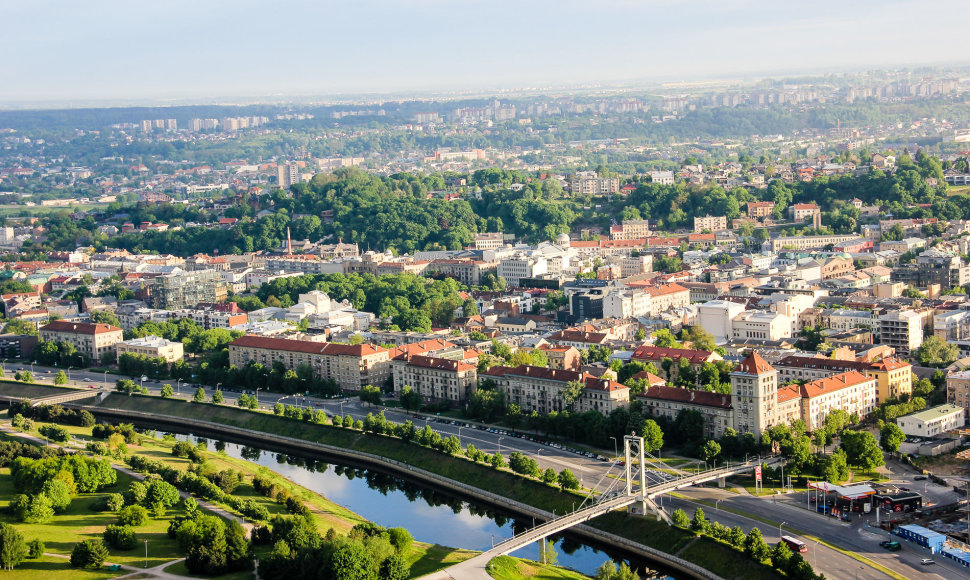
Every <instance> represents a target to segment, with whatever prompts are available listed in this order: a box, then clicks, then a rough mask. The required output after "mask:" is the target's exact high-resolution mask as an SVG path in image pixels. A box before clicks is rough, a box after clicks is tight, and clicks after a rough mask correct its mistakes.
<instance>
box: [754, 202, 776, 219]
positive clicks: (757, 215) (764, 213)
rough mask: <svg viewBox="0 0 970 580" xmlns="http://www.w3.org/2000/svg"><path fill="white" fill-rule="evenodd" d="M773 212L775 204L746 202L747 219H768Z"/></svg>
mask: <svg viewBox="0 0 970 580" xmlns="http://www.w3.org/2000/svg"><path fill="white" fill-rule="evenodd" d="M774 211H775V202H773V201H749V202H748V217H749V218H752V219H761V218H765V217H768V216H770V215H771V214H772V212H774Z"/></svg>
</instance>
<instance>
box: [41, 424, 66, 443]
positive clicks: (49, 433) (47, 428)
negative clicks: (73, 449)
mask: <svg viewBox="0 0 970 580" xmlns="http://www.w3.org/2000/svg"><path fill="white" fill-rule="evenodd" d="M37 432H38V433H40V434H41V435H43V436H44V437H46V438H47V439H50V440H51V441H53V442H55V443H67V442H68V441H70V440H71V433H70V431H68V430H67V429H65V428H64V427H61V426H60V425H43V426H41V428H40V429H38V430H37Z"/></svg>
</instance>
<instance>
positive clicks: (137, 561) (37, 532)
mask: <svg viewBox="0 0 970 580" xmlns="http://www.w3.org/2000/svg"><path fill="white" fill-rule="evenodd" d="M131 481H132V479H131V477H129V476H127V475H125V474H123V473H119V474H118V482H117V483H116V484H115V485H113V486H112V487H110V488H108V489H106V490H104V491H103V492H100V493H88V494H80V495H79V496H77V497H75V498H74V500H73V501H72V502H71V505H70V507H68V509H67V510H66V511H65V512H64V513H61V514H58V515H56V516H55V517H54V519H53V521H51V522H50V523H47V524H25V523H21V522H18V521H16V519H15V518H14V517H13V516H12V515H10V514H8V513H7V512H6V509H5V508H7V506H8V505H9V504H10V502H11V500H12V499H13V497H14V496H15V495H16V494H17V490H15V489H14V486H13V478H12V477H11V476H10V469H9V468H6V467H5V468H2V469H0V521H3V522H6V523H9V524H13V525H15V526H16V527H17V529H18V530H20V532H21V533H22V534H23V535H24V538H25V539H27V540H28V541H30V540H33V539H40V540H41V541H43V542H44V545H45V547H46V551H47V552H51V553H54V554H64V555H70V553H71V549H72V548H73V547H74V544H76V543H77V542H80V541H82V540H86V539H91V538H100V537H101V534H102V532H104V528H105V526H107V525H108V524H114V523H117V514H114V513H111V512H96V511H92V510H91V505H92V504H93V503H95V502H96V501H98V500H99V499H100V498H101V497H102V496H104V495H106V494H108V493H121V492H123V491H124V490H125V489H127V487H128V485H129V484H130V483H131ZM181 513H182V511H181V509H178V508H173V509H170V510H169V512H168V514H166V519H159V520H155V519H153V520H150V521H149V523H148V524H146V525H144V526H141V527H139V528H136V533H137V537H138V545H139V547H138V548H136V549H134V550H129V551H119V550H113V549H112V550H111V556H110V558H109V561H110V562H113V563H118V564H127V565H130V566H139V567H140V566H144V565H145V551H144V541H145V540H148V563H149V567H151V566H158V565H159V564H163V563H165V562H168V561H169V560H173V559H175V558H178V557H179V556H180V554H179V553H178V547H177V546H176V544H175V540H172V539H170V538H169V537H168V534H167V533H166V532H167V530H168V518H170V517H173V516H177V515H180V514H181Z"/></svg>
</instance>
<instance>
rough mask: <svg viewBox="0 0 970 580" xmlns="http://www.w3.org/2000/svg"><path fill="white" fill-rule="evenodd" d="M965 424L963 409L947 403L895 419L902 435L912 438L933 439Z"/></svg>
mask: <svg viewBox="0 0 970 580" xmlns="http://www.w3.org/2000/svg"><path fill="white" fill-rule="evenodd" d="M965 424H966V418H965V416H964V410H963V407H959V406H957V405H951V404H949V403H947V404H944V405H938V406H936V407H931V408H929V409H924V410H922V411H920V412H918V413H912V414H909V415H904V416H902V417H899V418H897V419H896V425H898V426H899V428H900V429H902V430H903V433H905V434H907V435H910V436H913V437H933V436H936V435H939V434H940V433H946V432H947V431H949V430H951V429H960V428H961V427H963V426H964V425H965Z"/></svg>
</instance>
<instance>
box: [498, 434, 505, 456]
mask: <svg viewBox="0 0 970 580" xmlns="http://www.w3.org/2000/svg"><path fill="white" fill-rule="evenodd" d="M502 439H505V437H499V438H498V454H499V455H501V454H502Z"/></svg>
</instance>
